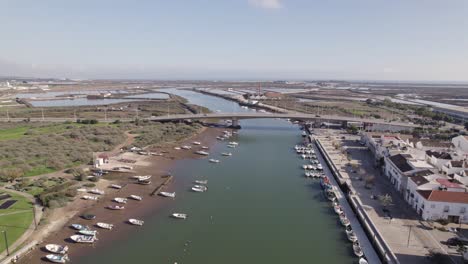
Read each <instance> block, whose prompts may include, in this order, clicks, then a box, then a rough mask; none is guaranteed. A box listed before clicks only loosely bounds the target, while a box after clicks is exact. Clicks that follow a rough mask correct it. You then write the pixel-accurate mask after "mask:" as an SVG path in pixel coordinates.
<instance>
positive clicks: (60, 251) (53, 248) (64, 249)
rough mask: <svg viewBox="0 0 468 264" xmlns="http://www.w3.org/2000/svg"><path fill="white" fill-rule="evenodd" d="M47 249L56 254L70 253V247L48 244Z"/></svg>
mask: <svg viewBox="0 0 468 264" xmlns="http://www.w3.org/2000/svg"><path fill="white" fill-rule="evenodd" d="M45 249H46V250H47V251H49V252H52V253H55V254H65V253H67V252H68V246H62V245H57V244H47V245H45Z"/></svg>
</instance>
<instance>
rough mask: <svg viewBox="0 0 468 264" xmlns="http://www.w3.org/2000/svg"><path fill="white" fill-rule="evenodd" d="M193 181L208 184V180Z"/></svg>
mask: <svg viewBox="0 0 468 264" xmlns="http://www.w3.org/2000/svg"><path fill="white" fill-rule="evenodd" d="M195 183H197V184H208V180H204V181H200V180H196V181H195Z"/></svg>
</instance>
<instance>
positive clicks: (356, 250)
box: [353, 241, 364, 258]
mask: <svg viewBox="0 0 468 264" xmlns="http://www.w3.org/2000/svg"><path fill="white" fill-rule="evenodd" d="M353 251H354V255H356V256H357V257H358V258H360V257H362V256H364V252H362V249H361V246H360V245H359V242H357V241H356V242H354V243H353Z"/></svg>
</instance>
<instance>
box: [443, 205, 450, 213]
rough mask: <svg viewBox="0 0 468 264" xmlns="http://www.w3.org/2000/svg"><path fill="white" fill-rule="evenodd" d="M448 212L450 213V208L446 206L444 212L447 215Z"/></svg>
mask: <svg viewBox="0 0 468 264" xmlns="http://www.w3.org/2000/svg"><path fill="white" fill-rule="evenodd" d="M448 211H450V207H449V206H448V205H446V206H444V212H445V213H447V212H448Z"/></svg>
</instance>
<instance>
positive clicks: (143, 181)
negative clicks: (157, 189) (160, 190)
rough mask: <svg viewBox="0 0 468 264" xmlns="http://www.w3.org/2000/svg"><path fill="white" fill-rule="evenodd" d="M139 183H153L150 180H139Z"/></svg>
mask: <svg viewBox="0 0 468 264" xmlns="http://www.w3.org/2000/svg"><path fill="white" fill-rule="evenodd" d="M138 184H141V185H150V184H151V181H149V180H138Z"/></svg>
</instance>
